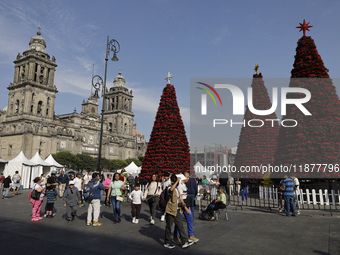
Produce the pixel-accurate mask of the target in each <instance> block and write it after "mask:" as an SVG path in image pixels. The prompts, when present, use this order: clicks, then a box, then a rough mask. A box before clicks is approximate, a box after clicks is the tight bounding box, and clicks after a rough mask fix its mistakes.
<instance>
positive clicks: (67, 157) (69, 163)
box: [52, 151, 80, 169]
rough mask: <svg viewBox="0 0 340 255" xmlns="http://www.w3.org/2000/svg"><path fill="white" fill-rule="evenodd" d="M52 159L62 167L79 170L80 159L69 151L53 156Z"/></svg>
mask: <svg viewBox="0 0 340 255" xmlns="http://www.w3.org/2000/svg"><path fill="white" fill-rule="evenodd" d="M52 157H53V158H54V159H55V160H56V161H57V162H58V163H59V164H61V165H64V166H66V167H68V168H71V169H78V165H79V163H80V162H79V158H77V157H76V155H74V154H73V153H71V152H69V151H60V152H57V153H54V154H52Z"/></svg>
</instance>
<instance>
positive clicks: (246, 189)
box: [242, 187, 248, 202]
mask: <svg viewBox="0 0 340 255" xmlns="http://www.w3.org/2000/svg"><path fill="white" fill-rule="evenodd" d="M244 197H246V201H247V200H248V187H244V188H243V191H242V202H243V201H244Z"/></svg>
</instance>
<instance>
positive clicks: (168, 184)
mask: <svg viewBox="0 0 340 255" xmlns="http://www.w3.org/2000/svg"><path fill="white" fill-rule="evenodd" d="M170 185H171V181H170V178H169V180H167V181H166V180H165V179H164V180H163V183H162V190H164V189H165V188H166V187H169V186H170Z"/></svg>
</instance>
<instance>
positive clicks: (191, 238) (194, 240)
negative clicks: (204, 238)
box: [189, 236, 200, 243]
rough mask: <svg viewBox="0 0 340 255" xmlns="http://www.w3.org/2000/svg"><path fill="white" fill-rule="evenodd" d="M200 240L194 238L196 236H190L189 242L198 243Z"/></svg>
mask: <svg viewBox="0 0 340 255" xmlns="http://www.w3.org/2000/svg"><path fill="white" fill-rule="evenodd" d="M199 240H200V239H198V238H196V237H194V236H190V237H189V241H193V242H194V243H197V242H198V241H199Z"/></svg>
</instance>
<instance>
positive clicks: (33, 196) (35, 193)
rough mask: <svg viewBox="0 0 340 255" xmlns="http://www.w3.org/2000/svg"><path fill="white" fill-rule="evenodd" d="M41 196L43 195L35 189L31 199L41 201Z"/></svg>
mask: <svg viewBox="0 0 340 255" xmlns="http://www.w3.org/2000/svg"><path fill="white" fill-rule="evenodd" d="M40 195H41V192H38V191H37V190H35V188H34V190H33V191H32V193H31V198H32V199H34V200H39V199H40Z"/></svg>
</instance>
